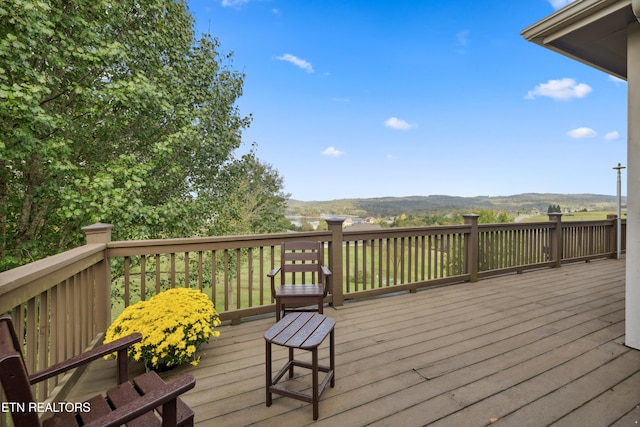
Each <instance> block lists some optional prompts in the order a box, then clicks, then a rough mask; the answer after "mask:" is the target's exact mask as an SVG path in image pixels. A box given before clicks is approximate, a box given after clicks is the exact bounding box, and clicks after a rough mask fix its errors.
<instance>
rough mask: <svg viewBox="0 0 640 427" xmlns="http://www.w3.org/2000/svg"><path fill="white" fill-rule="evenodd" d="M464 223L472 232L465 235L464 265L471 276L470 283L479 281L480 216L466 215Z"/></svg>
mask: <svg viewBox="0 0 640 427" xmlns="http://www.w3.org/2000/svg"><path fill="white" fill-rule="evenodd" d="M463 217H464V223H465V225H470V226H471V230H470V231H469V234H465V236H464V248H465V249H464V255H465V260H464V265H465V270H466V273H468V274H469V281H470V282H477V281H478V257H479V256H478V252H479V244H480V238H479V236H478V218H479V217H480V215H476V214H465V215H463Z"/></svg>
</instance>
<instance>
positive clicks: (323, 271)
mask: <svg viewBox="0 0 640 427" xmlns="http://www.w3.org/2000/svg"><path fill="white" fill-rule="evenodd" d="M320 268H321V269H322V274H323V275H324V276H325V277H328V276H331V270H329V269H328V268H327V267H325V266H324V265H321V266H320Z"/></svg>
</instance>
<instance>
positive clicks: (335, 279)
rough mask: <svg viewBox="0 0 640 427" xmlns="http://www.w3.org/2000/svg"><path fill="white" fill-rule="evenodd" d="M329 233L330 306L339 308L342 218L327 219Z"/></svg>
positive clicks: (342, 284)
mask: <svg viewBox="0 0 640 427" xmlns="http://www.w3.org/2000/svg"><path fill="white" fill-rule="evenodd" d="M326 221H327V225H328V226H329V231H331V241H330V242H329V268H330V269H331V294H332V295H331V296H332V302H331V305H333V306H334V307H339V306H341V305H343V304H344V280H343V277H342V262H343V261H342V223H344V218H327V219H326Z"/></svg>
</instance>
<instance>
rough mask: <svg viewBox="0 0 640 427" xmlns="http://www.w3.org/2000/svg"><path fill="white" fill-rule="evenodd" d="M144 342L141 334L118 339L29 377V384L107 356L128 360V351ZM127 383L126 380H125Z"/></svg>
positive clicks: (137, 333)
mask: <svg viewBox="0 0 640 427" xmlns="http://www.w3.org/2000/svg"><path fill="white" fill-rule="evenodd" d="M141 340H142V334H140V333H139V332H136V333H133V334H131V335H127V336H126V337H124V338H120V339H117V340H115V341H112V342H110V343H107V344H102V345H99V346H98V347H96V348H94V349H92V350H89V351H86V352H84V353H81V354H79V355H77V356H74V357H72V358H70V359H67V360H65V361H64V362H60V363H56V364H55V365H52V366H50V367H48V368H46V369H43V370H42V371H39V372H36V373H34V374H31V375H29V382H30V383H31V384H32V385H33V384H35V383H38V382H40V381H44V380H46V379H49V378H51V377H55V376H56V375H60V374H63V373H65V372H67V371H70V370H71V369H74V368H77V367H78V366H81V365H85V364H87V363H89V362H92V361H94V360H96V359H99V358H101V357H104V356H107V355H109V354H111V353H114V352H118V357H119V358H121V357H124V358H125V360H126V358H127V349H128V348H129V347H130V346H131V345H132V344H135V343H137V342H139V341H141ZM125 381H126V380H125Z"/></svg>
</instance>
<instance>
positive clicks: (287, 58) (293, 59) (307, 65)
mask: <svg viewBox="0 0 640 427" xmlns="http://www.w3.org/2000/svg"><path fill="white" fill-rule="evenodd" d="M276 59H278V60H280V61H287V62H290V63H292V64H293V65H295V66H296V67H299V68H302V69H303V70H305V71H306V72H307V73H313V67H312V66H311V64H310V63H309V62H307V61H305V60H304V59H300V58H298V57H297V56H295V55H291V54H290V53H285V54H284V55H281V56H277V57H276Z"/></svg>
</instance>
